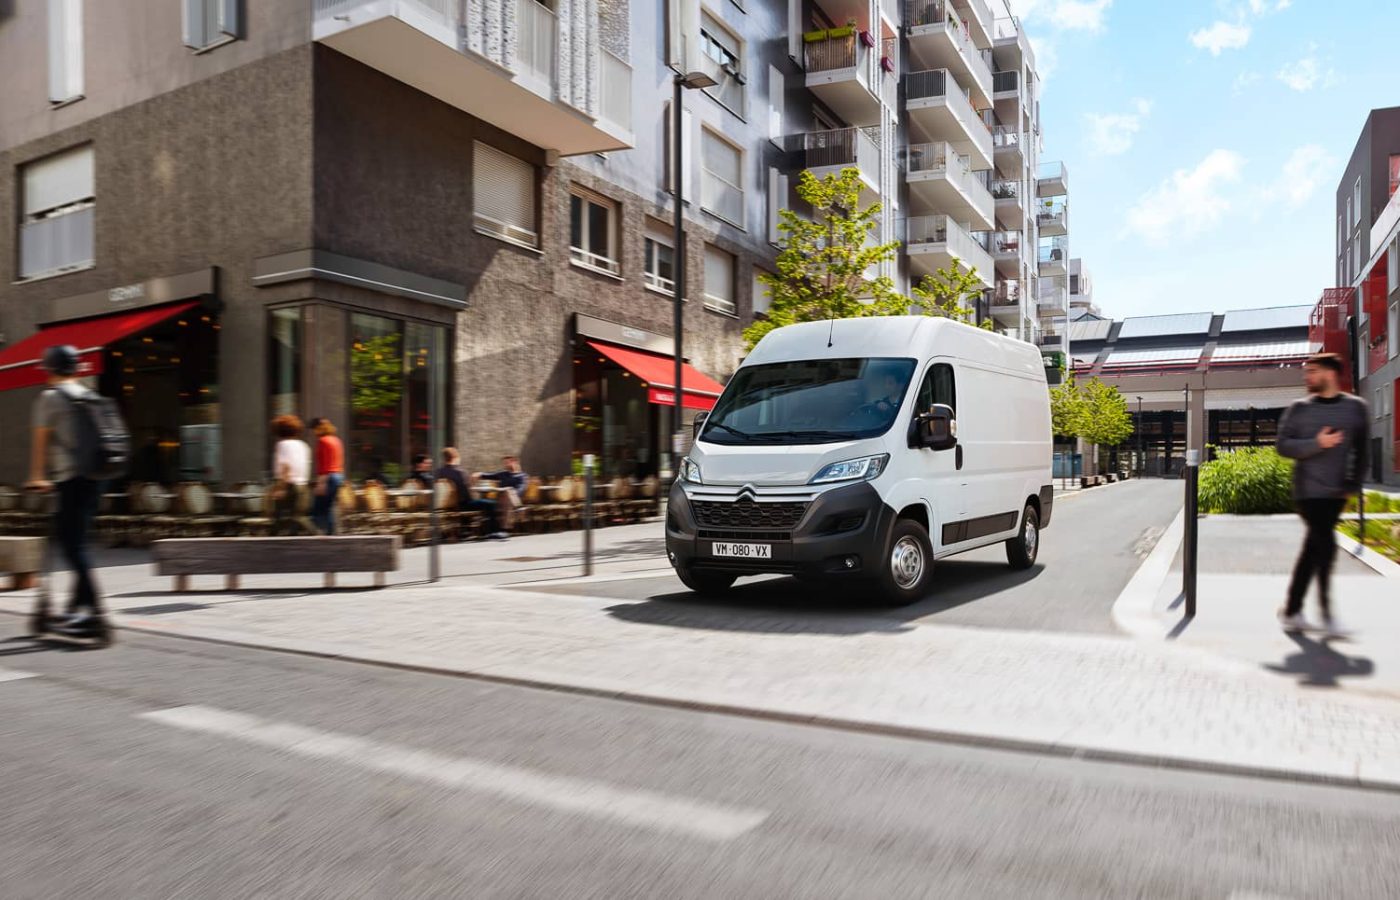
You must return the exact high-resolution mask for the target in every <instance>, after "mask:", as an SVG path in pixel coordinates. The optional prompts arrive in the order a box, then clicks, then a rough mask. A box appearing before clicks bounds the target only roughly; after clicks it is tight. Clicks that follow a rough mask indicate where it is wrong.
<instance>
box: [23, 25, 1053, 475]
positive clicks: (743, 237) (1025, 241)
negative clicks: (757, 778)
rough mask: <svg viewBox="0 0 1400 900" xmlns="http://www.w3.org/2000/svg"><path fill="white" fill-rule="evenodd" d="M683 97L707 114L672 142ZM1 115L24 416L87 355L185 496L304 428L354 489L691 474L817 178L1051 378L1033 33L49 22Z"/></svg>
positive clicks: (911, 28)
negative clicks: (326, 438) (675, 366)
mask: <svg viewBox="0 0 1400 900" xmlns="http://www.w3.org/2000/svg"><path fill="white" fill-rule="evenodd" d="M676 71H680V72H683V73H689V72H694V71H701V72H703V73H705V74H706V75H707V76H708V78H707V79H705V80H708V81H713V82H714V84H713V85H711V86H709V87H705V88H703V89H697V90H685V91H684V92H683V99H682V103H683V110H682V124H681V128H680V133H679V135H677V134H674V133H673V128H672V125H671V122H672V118H673V117H672V115H671V113H672V108H671V104H672V102H673V88H674V82H675V72H676ZM0 80H3V83H4V84H5V86H6V87H5V91H4V92H3V94H0V204H8V206H7V208H9V209H11V210H13V211H14V215H15V219H14V221H13V222H12V224H11V227H6V228H4V229H0V341H3V343H2V344H0V411H3V415H4V416H5V417H6V419H7V421H23V420H24V416H25V409H26V407H27V405H28V403H29V402H30V400H31V399H32V397H33V396H34V393H35V391H36V390H37V386H38V384H39V383H40V381H41V380H42V379H41V373H39V372H38V370H37V367H36V365H35V359H36V356H37V353H38V352H39V351H41V350H42V348H43V346H45V345H47V344H48V343H53V342H56V341H58V340H64V341H68V342H71V343H75V344H77V345H79V346H80V348H81V349H82V350H83V351H84V361H85V365H86V371H87V374H89V375H90V376H91V377H92V378H93V379H94V381H95V383H96V385H97V386H98V387H99V389H100V390H102V391H103V392H104V393H107V394H109V395H112V396H116V397H119V398H122V401H123V403H124V405H125V408H126V412H127V414H128V416H129V418H130V420H131V423H132V426H133V430H134V431H135V433H136V435H137V437H138V440H139V441H140V442H141V443H142V444H143V445H144V447H146V448H147V449H150V451H151V458H155V457H156V456H159V455H160V454H161V453H165V455H166V456H171V455H174V456H175V457H176V459H175V461H174V463H173V464H172V465H170V466H168V467H167V469H165V470H163V471H162V473H161V475H162V477H161V480H173V477H171V474H172V473H171V472H170V471H169V469H170V468H173V469H176V470H177V471H176V472H174V473H173V474H174V475H175V476H178V477H180V478H205V479H209V480H219V481H237V480H245V479H253V478H258V477H260V476H262V475H263V474H265V473H266V471H267V469H268V462H267V455H268V449H269V443H270V442H269V438H268V429H267V421H268V419H269V418H270V417H271V416H272V415H274V414H278V413H282V412H296V413H299V414H301V415H303V416H312V415H327V416H329V417H331V418H332V420H334V421H335V422H337V423H338V424H339V425H340V427H341V432H342V434H343V435H344V436H345V437H346V444H347V448H348V450H349V465H350V469H351V475H352V476H355V477H359V476H362V475H363V474H366V473H368V472H369V471H371V470H375V469H379V470H381V471H385V472H386V473H392V472H393V471H395V470H400V471H401V470H402V469H403V467H404V466H406V465H407V463H408V462H409V460H410V458H411V457H412V455H414V454H416V453H419V452H426V451H429V450H431V449H433V448H437V447H440V446H442V445H444V444H446V443H454V444H457V445H458V446H460V447H461V448H462V449H463V451H464V455H465V457H466V462H467V463H468V464H469V465H473V466H480V465H484V464H486V463H489V462H491V461H493V460H494V458H495V457H498V456H499V455H501V454H503V453H520V454H521V455H522V456H523V459H524V462H525V465H526V467H527V468H529V469H532V470H534V471H539V472H545V473H549V472H561V471H566V470H567V468H568V467H569V466H570V465H571V460H572V459H574V458H576V457H577V456H578V455H579V454H581V453H585V452H587V453H595V454H598V455H599V456H600V457H601V459H602V460H603V471H604V474H605V475H609V476H611V475H616V474H634V475H635V474H650V473H665V472H667V471H669V470H670V469H671V467H672V465H673V459H672V446H671V442H670V434H671V433H672V431H673V427H674V426H673V423H672V421H671V414H672V404H673V402H674V398H675V391H676V390H677V389H678V388H679V389H680V390H681V392H682V397H683V402H684V405H685V406H686V408H687V409H690V410H696V409H703V408H706V407H707V406H709V405H712V404H713V402H714V397H715V394H716V392H717V391H718V389H719V387H720V383H721V382H723V381H724V380H725V378H726V377H727V376H728V375H729V373H731V372H732V371H733V369H734V368H735V366H736V365H737V364H738V362H739V360H740V359H741V356H742V341H741V338H740V333H741V331H742V329H743V327H744V326H745V324H747V323H748V322H749V321H751V320H752V318H753V317H754V316H755V315H756V314H761V313H762V310H763V308H764V305H763V289H762V287H761V286H760V285H759V284H758V276H759V274H761V273H762V272H763V271H765V270H767V271H772V267H773V265H774V258H775V254H776V245H777V242H778V239H779V235H778V231H777V222H778V210H779V209H781V208H784V207H800V204H798V203H797V200H796V198H795V196H794V192H793V186H794V184H795V176H796V175H797V173H798V172H800V171H801V170H802V169H815V170H817V171H819V172H820V171H824V170H825V171H832V170H838V169H840V168H844V167H846V166H855V167H856V168H857V169H858V170H859V171H860V172H861V176H862V180H863V181H864V183H865V184H866V185H867V187H868V188H869V191H868V197H869V199H871V200H874V199H880V200H882V201H883V202H884V214H883V216H884V218H883V222H882V225H881V234H880V235H879V237H880V239H882V240H886V239H899V240H901V241H904V242H905V245H906V247H905V252H902V253H901V255H900V258H899V260H898V261H897V262H896V263H895V264H893V265H892V266H891V267H890V270H891V271H890V274H892V275H893V276H895V277H896V278H897V279H898V281H899V282H900V284H901V285H903V286H906V287H907V285H908V283H909V281H910V279H913V278H918V277H921V276H922V275H923V274H926V273H928V272H930V271H932V270H933V269H935V268H937V267H939V266H946V265H948V264H949V263H950V262H951V261H952V260H953V259H954V258H956V259H958V260H959V261H960V262H961V263H962V264H963V265H965V266H967V265H972V266H976V268H977V272H978V276H979V277H980V278H981V279H982V284H983V286H984V288H985V291H986V292H985V297H984V300H983V301H982V303H981V304H980V305H979V307H980V308H979V313H980V314H981V315H983V316H989V317H992V318H993V319H994V320H995V322H996V323H997V325H998V327H1000V328H1001V329H1003V330H1006V331H1008V332H1010V333H1013V334H1017V335H1019V336H1021V337H1023V338H1024V339H1026V340H1031V341H1035V340H1037V339H1038V338H1039V336H1040V335H1041V334H1042V333H1044V331H1045V330H1046V329H1044V328H1043V326H1042V324H1041V323H1042V322H1043V321H1045V320H1047V318H1049V319H1053V318H1054V317H1055V316H1063V315H1064V313H1065V309H1066V306H1065V299H1064V298H1065V297H1067V291H1065V290H1064V287H1063V284H1064V279H1065V276H1066V275H1067V270H1066V268H1065V267H1066V265H1067V261H1068V250H1067V235H1066V231H1067V219H1066V210H1065V206H1064V203H1063V196H1064V194H1065V188H1066V184H1065V176H1064V170H1063V167H1058V166H1053V165H1052V166H1049V167H1042V166H1041V163H1040V160H1039V147H1040V121H1039V93H1040V80H1039V78H1038V76H1037V75H1036V72H1035V61H1034V56H1033V54H1032V53H1031V49H1030V45H1029V42H1028V40H1027V37H1026V35H1025V32H1024V31H1023V30H1022V28H1021V26H1020V24H1019V22H1018V21H1017V20H1016V19H1014V18H1013V17H1012V15H1011V11H1010V9H1008V8H1007V7H1006V6H1005V0H997V2H996V4H995V5H994V6H988V5H987V3H986V2H985V0H957V2H952V3H945V2H941V0H930V2H923V3H914V2H910V3H908V4H904V3H901V2H896V0H742V2H739V0H667V2H658V3H651V4H646V3H629V2H626V0H546V2H539V0H265V2H260V3H256V4H250V3H243V2H238V0H123V2H113V3H98V2H95V0H49V2H47V3H26V4H9V5H7V6H0ZM677 142H679V147H680V149H681V150H682V152H683V155H684V163H683V166H682V168H681V170H680V171H678V172H677V171H673V166H672V156H673V153H672V151H673V150H674V149H675V148H676V145H677ZM677 193H679V194H680V197H681V201H682V208H683V212H684V218H685V239H684V245H683V246H682V247H681V248H677V247H676V245H675V239H674V234H673V225H672V217H673V214H674V211H675V205H674V204H675V198H676V194H677ZM681 253H683V254H684V258H685V260H686V261H687V264H686V279H685V290H684V295H685V297H686V300H687V302H686V303H685V304H684V339H683V345H682V350H681V354H682V356H683V357H684V359H685V361H686V363H687V365H686V370H685V375H684V378H683V383H682V384H681V385H679V386H678V385H675V384H673V383H672V382H673V381H674V377H673V375H672V374H671V366H672V361H673V358H674V353H675V341H674V335H673V330H672V324H671V320H672V310H673V291H674V286H675V276H676V269H677V265H676V264H677V262H678V259H679V256H680V254H681ZM1057 278H1058V279H1060V282H1059V284H1060V288H1059V289H1058V291H1057V290H1056V288H1055V279H1057ZM22 443H23V442H15V441H11V442H6V443H5V445H4V446H3V448H0V481H12V480H17V479H19V478H22V477H23V475H24V472H23V468H24V448H23V447H22V446H21V445H22ZM155 474H156V473H153V472H138V473H137V476H138V477H143V478H150V479H151V480H156V478H155Z"/></svg>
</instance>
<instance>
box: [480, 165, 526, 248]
mask: <svg viewBox="0 0 1400 900" xmlns="http://www.w3.org/2000/svg"><path fill="white" fill-rule="evenodd" d="M472 170H473V179H472V187H473V203H474V207H475V212H476V225H477V227H478V228H480V229H481V230H483V231H486V232H488V233H490V234H494V235H497V236H499V237H503V238H506V239H507V240H511V241H515V242H517V243H522V244H528V245H529V246H531V247H535V246H538V245H539V232H538V229H537V228H536V226H535V167H534V166H532V165H530V164H529V163H527V162H525V161H524V160H522V159H516V158H515V157H514V156H511V155H510V154H509V153H503V152H501V151H500V150H497V149H496V148H495V147H492V146H490V145H488V144H483V143H481V142H480V141H478V142H476V144H475V145H474V152H473V156H472Z"/></svg>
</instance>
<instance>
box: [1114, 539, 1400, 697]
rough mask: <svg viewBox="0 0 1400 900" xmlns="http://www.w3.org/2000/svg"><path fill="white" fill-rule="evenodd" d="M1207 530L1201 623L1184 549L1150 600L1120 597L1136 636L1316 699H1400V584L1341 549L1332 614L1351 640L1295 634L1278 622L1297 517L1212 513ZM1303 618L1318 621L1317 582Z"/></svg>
mask: <svg viewBox="0 0 1400 900" xmlns="http://www.w3.org/2000/svg"><path fill="white" fill-rule="evenodd" d="M1176 530H1177V532H1178V534H1179V529H1176ZM1199 534H1200V539H1199V544H1200V552H1199V555H1198V573H1199V575H1198V579H1197V593H1196V596H1197V612H1196V618H1195V619H1194V620H1192V621H1190V622H1184V620H1183V615H1184V609H1183V606H1182V597H1181V553H1180V551H1179V550H1177V551H1174V558H1173V559H1172V561H1171V565H1170V568H1169V570H1168V571H1167V573H1166V575H1165V577H1164V578H1162V579H1160V580H1159V583H1158V584H1156V585H1155V586H1154V589H1153V590H1152V592H1151V595H1150V597H1144V596H1139V597H1136V598H1127V597H1125V598H1123V599H1122V600H1120V605H1119V608H1118V609H1117V610H1116V611H1115V612H1116V614H1117V618H1118V619H1119V622H1120V624H1123V625H1124V626H1125V627H1126V628H1127V630H1128V631H1129V632H1130V633H1133V634H1135V635H1137V636H1139V637H1143V638H1147V639H1149V640H1157V641H1160V640H1162V639H1163V638H1165V637H1166V636H1168V635H1172V636H1173V640H1174V642H1175V643H1176V644H1178V645H1180V646H1183V647H1190V648H1197V649H1200V650H1204V651H1208V652H1210V653H1212V654H1216V655H1218V656H1220V657H1222V658H1228V659H1233V660H1238V661H1240V662H1243V663H1246V664H1249V665H1251V666H1254V667H1256V668H1257V669H1259V670H1260V671H1263V672H1269V673H1272V674H1274V675H1276V676H1277V677H1278V678H1279V679H1281V680H1285V681H1288V682H1291V683H1293V684H1296V685H1298V686H1299V687H1301V688H1303V689H1304V690H1309V689H1311V691H1312V692H1313V693H1323V694H1326V693H1329V692H1331V693H1338V694H1353V695H1355V694H1360V695H1373V696H1379V697H1385V698H1392V699H1396V700H1400V644H1397V641H1396V637H1397V636H1400V579H1397V578H1395V577H1387V575H1383V574H1381V573H1380V572H1377V571H1376V570H1375V569H1373V568H1371V567H1370V566H1368V565H1366V564H1365V563H1363V562H1361V561H1359V560H1358V559H1357V558H1356V557H1355V556H1353V555H1352V554H1350V553H1348V552H1347V551H1346V550H1345V549H1339V550H1338V552H1337V562H1336V567H1335V569H1334V573H1333V577H1332V585H1333V588H1332V596H1333V607H1334V610H1333V611H1334V613H1335V614H1336V616H1337V618H1338V620H1339V621H1340V622H1342V623H1343V624H1344V625H1345V626H1346V627H1347V628H1349V629H1351V630H1352V631H1353V634H1352V635H1351V636H1350V638H1349V639H1348V640H1324V639H1322V638H1321V637H1320V636H1319V635H1316V634H1289V633H1286V632H1284V631H1283V630H1282V629H1281V628H1280V627H1279V625H1278V621H1277V618H1276V616H1277V613H1278V609H1279V607H1280V606H1282V605H1283V600H1284V596H1285V594H1286V591H1287V588H1288V581H1289V575H1290V573H1291V570H1292V566H1293V561H1294V558H1295V556H1296V554H1297V552H1298V548H1299V546H1300V545H1301V544H1302V541H1303V527H1302V523H1301V521H1300V520H1299V519H1298V517H1297V516H1208V517H1205V518H1202V519H1200V520H1199ZM1178 539H1179V538H1178ZM1169 540H1170V537H1169ZM1164 543H1165V542H1164ZM1339 543H1340V544H1341V545H1342V547H1343V548H1345V547H1346V546H1349V545H1350V544H1351V542H1347V541H1345V540H1339ZM1379 565H1382V566H1383V567H1385V563H1384V561H1382V563H1380V564H1379ZM1393 568H1394V567H1393V566H1390V567H1387V569H1386V570H1387V572H1389V571H1390V570H1391V569H1393ZM1125 593H1127V592H1125ZM1149 604H1150V605H1149ZM1125 607H1126V608H1125ZM1304 612H1305V614H1306V615H1307V616H1308V618H1309V619H1311V620H1313V621H1317V620H1318V619H1319V618H1320V614H1319V612H1318V609H1317V605H1316V587H1315V586H1314V587H1313V588H1312V589H1311V590H1310V591H1309V594H1308V597H1307V600H1306V601H1305V606H1304Z"/></svg>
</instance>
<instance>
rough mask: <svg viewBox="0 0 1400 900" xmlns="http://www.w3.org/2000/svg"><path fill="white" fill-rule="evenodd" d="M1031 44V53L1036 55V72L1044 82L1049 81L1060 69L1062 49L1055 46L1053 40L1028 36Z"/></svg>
mask: <svg viewBox="0 0 1400 900" xmlns="http://www.w3.org/2000/svg"><path fill="white" fill-rule="evenodd" d="M1027 37H1029V38H1030V42H1031V52H1032V53H1034V54H1035V71H1036V74H1037V75H1039V76H1040V80H1041V81H1042V82H1045V81H1049V80H1050V76H1051V75H1053V74H1054V73H1055V70H1056V69H1058V68H1059V67H1060V48H1059V47H1058V46H1057V45H1056V44H1055V41H1054V39H1053V38H1041V37H1033V36H1030V35H1027Z"/></svg>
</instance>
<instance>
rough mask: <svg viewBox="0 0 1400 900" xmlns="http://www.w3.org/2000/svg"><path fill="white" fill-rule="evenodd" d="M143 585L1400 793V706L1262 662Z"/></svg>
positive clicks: (1163, 649)
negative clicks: (1302, 679)
mask: <svg viewBox="0 0 1400 900" xmlns="http://www.w3.org/2000/svg"><path fill="white" fill-rule="evenodd" d="M645 527H646V528H647V529H649V530H650V533H652V534H654V533H655V532H654V527H655V526H645ZM610 531H615V532H619V534H617V535H616V537H615V542H613V543H610V546H612V547H613V548H614V549H615V550H618V551H619V552H620V551H622V550H627V549H631V548H633V543H632V542H633V541H634V540H639V539H640V538H636V537H634V536H633V534H624V533H620V532H624V531H627V530H626V529H611V530H610ZM606 533H607V532H603V534H606ZM637 534H640V532H637ZM1167 540H1168V541H1170V536H1169V537H1168V538H1167ZM478 546H479V545H478ZM506 546H508V547H512V548H514V549H511V550H506V549H505V548H500V549H497V548H488V549H483V550H480V551H477V550H476V547H475V546H473V547H472V548H470V549H471V550H472V551H473V552H480V553H482V554H483V556H484V557H485V558H487V559H489V560H491V561H494V562H500V563H503V562H504V561H505V560H506V559H507V558H506V557H505V556H502V555H501V554H503V553H506V552H511V553H515V554H517V555H518V556H521V557H532V558H533V557H544V558H546V559H547V560H548V561H550V562H554V561H557V559H558V558H559V556H557V555H556V554H555V553H551V552H547V551H548V548H549V547H550V546H552V543H551V542H550V541H548V540H546V539H539V540H536V539H525V538H522V539H518V540H517V541H512V542H510V544H508V545H506ZM1170 549H1171V547H1170V545H1169V546H1167V547H1166V548H1165V549H1164V550H1163V553H1164V554H1165V553H1167V552H1169V551H1170ZM556 550H557V553H563V552H564V551H563V549H562V548H556ZM458 562H459V563H461V562H463V561H462V560H459V561H458ZM1150 562H1151V560H1149V563H1150ZM463 564H464V563H463ZM532 564H535V565H539V566H540V568H538V569H536V570H534V573H535V577H537V578H539V577H544V578H551V577H554V576H557V575H558V574H559V570H557V569H555V568H552V567H550V566H546V565H545V564H544V562H543V561H538V560H537V562H536V563H521V564H520V565H532ZM614 565H617V566H627V565H640V563H638V562H637V561H635V560H625V561H623V562H621V563H617V564H614ZM109 571H110V570H109ZM104 574H105V573H104ZM528 575H529V573H513V574H512V575H511V576H510V577H512V578H514V577H526V576H528ZM606 577H623V578H626V577H631V576H629V575H628V574H627V573H626V572H620V571H614V572H611V573H610V574H609V575H608V576H606ZM147 579H148V580H147V582H146V587H149V586H150V582H149V576H147ZM1159 582H1160V576H1159ZM282 586H284V587H285V580H283V581H282ZM161 587H162V588H163V587H165V585H161ZM126 593H127V595H126V596H114V597H113V598H112V601H113V602H112V605H113V608H114V609H115V610H117V611H118V612H117V614H116V620H117V622H118V624H119V625H121V626H125V627H129V628H136V629H141V630H145V631H149V632H153V633H159V634H167V635H177V636H183V637H190V638H198V639H205V640H216V641H227V642H232V643H237V644H244V645H252V646H258V647H266V648H270V649H280V650H285V651H289V652H296V653H306V654H316V655H324V656H332V657H343V658H348V659H356V660H362V661H366V662H374V663H380V664H388V665H393V666H399V667H406V668H415V669H425V670H431V671H440V672H448V673H459V674H464V675H471V676H476V677H482V678H489V679H497V680H504V681H510V682H515V683H524V684H531V685H538V686H542V687H550V688H554V689H560V690H568V691H582V692H587V693H592V694H601V695H605V696H621V697H628V698H633V699H638V700H645V701H649V702H656V703H663V704H669V705H679V706H687V707H695V708H702V709H712V710H720V711H727V712H735V713H740V714H745V715H758V716H764V717H772V718H779V719H784V720H791V721H804V722H818V723H824V724H834V725H839V726H843V727H850V728H857V729H865V730H878V731H883V732H891V733H901V734H909V735H917V736H926V737H938V738H944V739H955V740H964V741H972V742H977V743H988V744H994V745H999V746H1011V747H1022V748H1033V749H1036V750H1039V751H1042V752H1053V753H1061V754H1072V755H1081V756H1088V757H1095V758H1107V759H1127V760H1134V761H1146V762H1151V763H1161V764H1167V765H1174V766H1185V767H1200V768H1209V769H1214V770H1224V771H1232V772H1248V773H1255V774H1268V775H1274V776H1279V777H1289V778H1300V779H1308V780H1326V781H1333V782H1338V783H1345V784H1366V785H1372V786H1386V787H1392V788H1397V789H1400V702H1395V701H1393V700H1390V699H1388V698H1385V697H1375V696H1365V695H1361V694H1359V693H1357V692H1353V691H1349V690H1348V691H1342V690H1315V689H1300V688H1299V687H1298V686H1297V684H1296V679H1294V678H1292V677H1282V676H1280V675H1278V674H1274V673H1272V672H1269V671H1266V670H1263V669H1262V668H1261V667H1260V666H1259V665H1257V664H1255V663H1253V662H1248V661H1236V660H1230V659H1224V658H1220V657H1218V656H1217V655H1216V654H1214V653H1209V652H1206V651H1205V650H1203V649H1201V648H1193V647H1185V646H1177V645H1173V644H1169V643H1166V642H1163V641H1160V640H1155V641H1151V642H1148V641H1142V640H1136V639H1132V638H1120V637H1099V636H1083V635H1073V634H1050V633H1039V632H1019V631H1006V630H996V629H990V628H966V627H955V626H944V625H924V624H910V623H907V622H903V621H900V620H899V619H898V618H897V616H891V615H881V614H880V613H879V611H878V610H875V609H872V612H871V614H869V615H858V614H856V615H841V614H829V613H828V614H817V613H806V612H802V611H798V612H793V613H790V614H789V613H776V612H773V611H771V610H768V611H762V612H759V611H750V610H746V609H743V608H736V607H725V606H719V605H712V604H705V603H701V602H699V601H698V600H693V599H689V598H688V596H687V595H680V596H676V595H671V596H667V597H665V598H660V599H652V600H645V601H640V602H619V601H617V600H610V599H602V598H597V597H587V596H584V597H580V596H560V595H558V594H544V593H539V592H536V591H533V590H531V589H530V587H529V586H517V587H515V588H508V587H500V586H487V585H483V584H481V583H480V582H479V580H477V579H453V580H448V581H444V582H441V583H439V584H436V585H426V584H418V585H409V584H401V585H398V586H394V587H390V588H387V589H385V590H381V591H371V590H363V591H362V590H342V591H336V592H320V591H310V590H305V589H303V590H300V591H285V590H284V591H279V592H275V593H268V592H265V591H259V590H257V589H256V588H255V587H253V586H250V587H249V588H248V589H245V590H243V591H239V592H236V593H223V592H209V593H199V592H196V593H192V594H186V595H175V594H168V593H159V594H158V595H157V594H153V593H152V592H150V591H149V590H135V591H128V592H126ZM29 603H30V597H28V596H26V594H9V595H3V597H0V609H3V610H6V611H10V612H19V611H23V610H25V609H27V607H28V604H29ZM13 621H14V622H15V624H16V626H17V625H18V620H17V619H14V620H13ZM117 652H119V649H118V651H117ZM1275 661H1277V660H1275Z"/></svg>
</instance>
